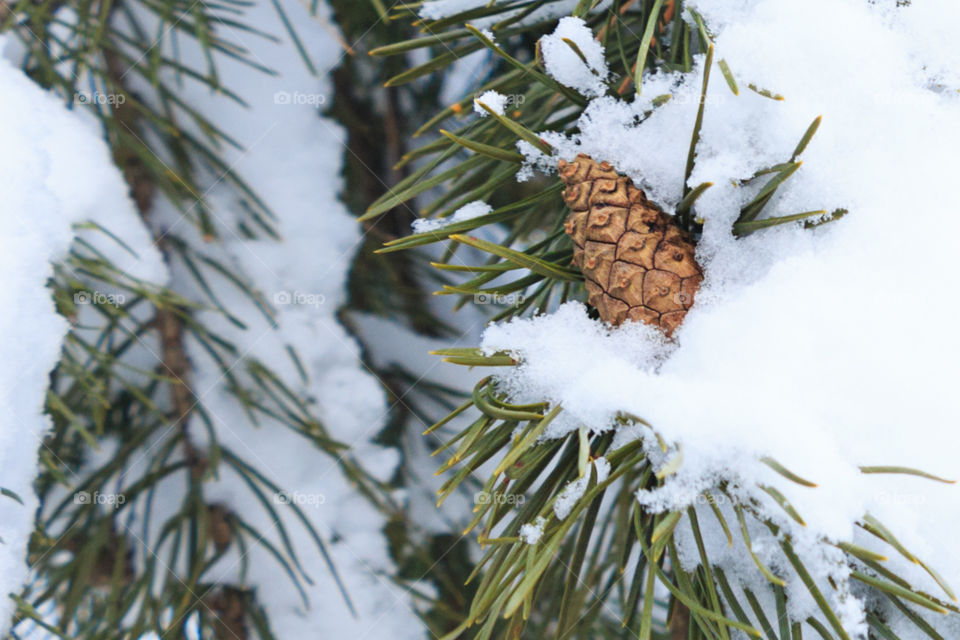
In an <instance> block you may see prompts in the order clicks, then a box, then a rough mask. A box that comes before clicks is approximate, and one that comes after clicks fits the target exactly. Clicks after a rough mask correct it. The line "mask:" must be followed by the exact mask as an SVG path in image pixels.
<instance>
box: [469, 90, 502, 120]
mask: <svg viewBox="0 0 960 640" xmlns="http://www.w3.org/2000/svg"><path fill="white" fill-rule="evenodd" d="M480 103H483V104H485V105H486V106H488V107H489V108H490V110H491V111H493V112H494V113H495V114H497V115H498V116H502V115H503V114H504V111H505V110H506V108H507V96H505V95H503V94H502V93H497V92H496V91H486V92H484V93H483V94H482V95H480V97H478V98H475V99H474V100H473V110H474V111H475V112H476V113H478V114H480V117H481V118H486V117H487V116H488V115H489V113H488V111H487V110H486V109H484V108H483V107H482V106H480Z"/></svg>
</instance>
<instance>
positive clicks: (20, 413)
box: [0, 38, 166, 634]
mask: <svg viewBox="0 0 960 640" xmlns="http://www.w3.org/2000/svg"><path fill="white" fill-rule="evenodd" d="M6 46H7V41H6V39H5V38H0V49H5V48H6ZM0 95H3V100H0V117H2V119H3V122H4V123H5V127H6V128H5V131H4V135H3V143H2V146H3V153H0V192H2V193H3V199H4V202H3V209H2V213H0V216H2V218H3V229H4V231H3V237H2V241H0V242H2V245H3V251H2V252H0V277H2V278H3V282H4V286H3V288H2V294H0V295H2V297H3V308H4V313H3V314H2V317H0V331H2V332H3V335H4V337H5V341H4V347H3V366H2V367H0V388H2V389H3V390H4V393H3V394H2V395H0V414H2V415H3V416H4V422H3V425H2V426H0V487H2V488H4V489H7V490H10V491H12V492H14V493H16V494H17V495H18V496H19V497H20V498H22V499H23V503H24V504H22V505H21V504H19V503H18V502H16V501H15V500H13V499H11V498H9V497H6V496H0V539H2V543H0V593H2V594H4V596H5V597H3V598H2V599H0V634H5V633H6V631H7V626H8V624H9V622H10V620H11V614H12V611H13V608H14V606H15V602H14V601H13V600H12V599H11V598H8V597H6V594H10V593H17V592H19V591H20V589H21V587H22V586H23V583H24V580H25V578H26V576H27V562H26V550H27V542H28V540H29V537H30V534H31V532H32V531H33V524H34V516H35V514H36V509H37V498H36V496H35V494H34V491H33V480H34V479H35V477H36V475H37V470H38V448H39V446H40V443H41V439H42V438H43V437H44V436H45V434H46V431H47V429H48V428H49V419H48V417H47V416H46V415H44V413H43V409H44V399H45V397H46V391H47V388H48V386H49V384H50V377H49V375H50V371H51V370H52V369H53V367H54V366H55V365H56V363H57V361H58V359H59V357H60V350H61V347H62V343H63V338H64V336H65V335H66V333H67V330H68V324H67V321H66V320H65V319H64V318H63V317H62V316H60V315H58V314H57V313H56V310H55V307H54V303H53V297H52V294H51V291H50V290H49V289H47V288H46V284H47V280H48V279H49V278H50V277H51V276H52V275H53V269H52V263H53V262H54V261H59V260H62V259H63V258H64V257H65V255H66V253H67V250H68V249H69V247H70V243H71V241H72V240H73V238H74V237H75V235H78V234H76V233H75V232H74V230H73V228H72V227H73V225H76V224H79V223H83V222H85V221H93V222H95V223H96V224H98V225H99V226H100V227H102V228H104V229H106V230H107V231H109V232H110V233H114V234H116V235H119V236H122V237H123V238H124V242H126V243H127V244H128V246H129V247H130V248H131V249H133V250H134V251H135V252H136V253H137V254H138V255H139V259H137V258H134V257H133V256H131V254H130V253H129V252H128V251H127V249H125V248H124V247H122V246H121V245H119V244H118V243H117V242H115V241H114V240H112V239H110V237H109V236H108V235H106V234H104V233H103V232H102V231H95V230H92V229H88V230H84V231H81V232H79V234H82V235H83V237H84V240H86V241H87V242H88V243H90V244H91V245H93V246H94V247H95V248H96V250H97V251H100V252H101V253H102V254H103V255H104V256H105V257H106V258H108V259H110V260H112V261H113V262H114V263H115V264H116V265H117V267H119V269H120V270H121V272H125V273H127V274H129V275H131V276H133V277H137V278H141V279H148V280H153V281H154V282H156V283H157V284H160V283H162V282H163V280H164V279H165V278H166V270H165V268H164V266H163V262H162V260H161V259H160V255H159V253H158V252H157V251H156V249H154V248H153V246H152V244H151V241H150V235H149V233H148V232H147V230H146V228H145V227H144V226H143V223H142V220H141V219H140V216H139V214H138V213H137V211H136V209H135V208H134V206H133V203H132V202H131V200H130V198H129V197H128V195H127V186H126V183H125V182H124V181H123V178H122V177H121V175H120V172H119V171H118V170H117V169H116V167H115V166H114V165H113V162H112V159H111V156H110V151H109V150H108V149H107V146H106V144H105V143H104V142H103V140H102V139H101V138H100V135H99V131H98V130H97V128H96V125H95V123H92V122H90V121H88V120H85V119H84V118H83V117H81V116H80V115H79V114H78V113H76V112H70V111H68V110H67V109H66V108H65V107H64V106H63V104H62V103H61V102H60V101H59V100H57V99H56V98H55V97H54V96H53V95H52V94H50V93H47V92H46V91H44V90H42V89H40V88H39V87H38V86H36V85H35V84H33V82H31V81H30V80H29V79H28V78H27V77H26V76H25V75H24V74H23V73H22V72H21V71H19V70H18V69H16V68H14V67H13V66H12V65H11V64H10V62H9V61H8V59H7V58H6V57H0ZM78 277H80V276H78ZM80 279H81V281H82V280H83V278H82V277H80Z"/></svg>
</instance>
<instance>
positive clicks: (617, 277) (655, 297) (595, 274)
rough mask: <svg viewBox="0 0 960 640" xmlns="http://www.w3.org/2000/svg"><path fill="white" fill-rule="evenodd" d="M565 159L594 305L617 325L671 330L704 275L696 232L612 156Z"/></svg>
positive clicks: (571, 226)
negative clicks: (605, 159) (616, 164)
mask: <svg viewBox="0 0 960 640" xmlns="http://www.w3.org/2000/svg"><path fill="white" fill-rule="evenodd" d="M558 166H559V168H560V177H561V178H562V179H563V181H564V183H565V184H566V185H567V188H566V189H564V191H563V199H564V200H565V201H566V203H567V206H569V207H570V209H571V213H570V216H569V217H568V218H567V221H566V230H567V233H568V234H569V235H570V237H572V238H573V244H574V249H573V264H574V265H576V266H577V268H579V269H580V271H581V272H583V275H584V276H585V277H586V288H587V293H588V294H589V300H590V304H591V305H593V306H594V307H596V309H597V311H599V312H600V318H601V319H602V320H604V321H606V322H609V323H610V324H613V325H618V324H620V323H622V322H623V321H625V320H628V319H629V320H642V321H643V322H646V323H647V324H652V325H656V326H658V327H660V328H661V329H662V330H663V332H664V333H665V334H667V335H668V336H669V335H670V334H671V333H673V331H674V329H676V328H677V327H678V326H679V325H680V323H681V322H683V318H684V316H685V315H687V310H689V309H690V307H691V306H692V305H693V296H694V294H695V293H696V291H697V288H698V287H699V286H700V282H701V281H702V280H703V270H702V269H701V268H700V265H699V264H697V260H696V257H695V255H694V249H695V247H694V244H693V241H692V239H691V238H690V235H689V234H688V233H686V232H685V231H683V230H682V229H681V228H680V227H678V226H677V225H676V224H675V223H674V222H673V220H672V218H671V217H670V216H668V215H667V214H665V213H663V212H662V211H660V210H659V209H657V208H656V207H655V206H654V205H653V203H651V202H650V201H649V200H647V196H646V195H645V194H644V193H643V191H641V190H640V189H638V188H637V187H635V186H634V184H633V181H632V180H630V178H627V177H625V176H621V175H619V174H618V173H617V172H616V171H615V170H614V169H613V167H612V166H610V164H609V163H607V162H600V163H598V162H596V161H594V160H593V159H592V158H591V157H590V156H587V155H583V154H580V155H579V156H577V159H576V160H574V161H573V162H565V161H563V160H561V161H560V162H559V165H558Z"/></svg>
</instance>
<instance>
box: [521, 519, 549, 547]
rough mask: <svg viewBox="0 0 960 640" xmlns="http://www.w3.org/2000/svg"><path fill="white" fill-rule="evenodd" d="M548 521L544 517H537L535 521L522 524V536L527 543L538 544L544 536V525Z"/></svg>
mask: <svg viewBox="0 0 960 640" xmlns="http://www.w3.org/2000/svg"><path fill="white" fill-rule="evenodd" d="M546 524H547V521H546V520H545V519H544V518H543V517H537V519H536V520H534V521H533V523H529V522H528V523H526V524H524V525H521V526H520V538H521V539H522V540H523V541H524V542H526V543H527V544H537V543H538V542H540V538H542V537H543V527H544V525H546Z"/></svg>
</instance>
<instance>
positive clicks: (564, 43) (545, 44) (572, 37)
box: [540, 17, 609, 98]
mask: <svg viewBox="0 0 960 640" xmlns="http://www.w3.org/2000/svg"><path fill="white" fill-rule="evenodd" d="M568 41H569V42H568ZM570 42H572V43H573V44H575V45H576V47H577V49H574V48H573V47H572V46H571V45H570ZM577 50H579V54H583V57H582V58H581V56H580V55H579V54H578V51H577ZM540 51H541V52H542V53H543V63H544V66H545V67H546V69H547V73H549V74H550V75H551V76H552V77H553V78H554V79H555V80H556V81H557V82H559V83H560V84H564V85H566V86H568V87H571V88H573V89H576V90H577V91H579V92H580V93H582V94H583V95H585V96H587V97H590V98H595V97H599V96H602V95H603V94H604V93H606V90H607V86H606V85H605V84H604V80H606V79H607V75H608V74H609V71H608V70H607V61H606V58H605V57H604V51H603V46H602V45H601V44H600V43H599V42H597V41H596V40H595V39H594V36H593V32H592V31H591V30H590V27H588V26H587V24H586V23H585V22H584V21H583V20H582V19H580V18H573V17H566V18H561V19H560V21H559V22H558V23H557V28H556V29H554V31H553V33H552V34H550V35H547V36H544V37H542V38H541V39H540Z"/></svg>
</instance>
